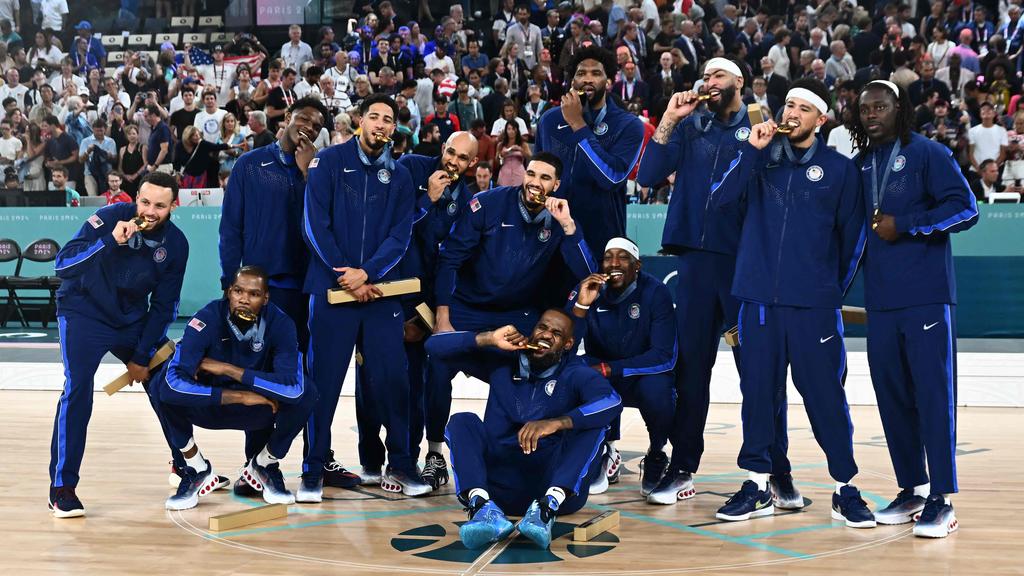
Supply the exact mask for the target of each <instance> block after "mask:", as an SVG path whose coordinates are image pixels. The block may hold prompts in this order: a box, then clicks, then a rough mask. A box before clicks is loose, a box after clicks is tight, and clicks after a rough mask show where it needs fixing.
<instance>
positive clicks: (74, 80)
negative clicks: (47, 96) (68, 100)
mask: <svg viewBox="0 0 1024 576" xmlns="http://www.w3.org/2000/svg"><path fill="white" fill-rule="evenodd" d="M69 84H74V85H75V87H76V90H77V91H78V94H79V95H80V96H88V95H89V89H88V88H86V87H85V80H83V79H82V77H81V76H76V75H74V74H72V75H71V78H64V76H63V75H61V74H57V75H56V76H54V77H53V80H50V87H51V88H53V98H54V99H55V100H63V99H64V89H65V88H66V87H67V86H68V85H69Z"/></svg>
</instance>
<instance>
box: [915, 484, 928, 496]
mask: <svg viewBox="0 0 1024 576" xmlns="http://www.w3.org/2000/svg"><path fill="white" fill-rule="evenodd" d="M930 493H931V484H929V483H928V482H925V483H924V484H921V485H920V486H914V496H920V497H921V498H927V497H928V494H930Z"/></svg>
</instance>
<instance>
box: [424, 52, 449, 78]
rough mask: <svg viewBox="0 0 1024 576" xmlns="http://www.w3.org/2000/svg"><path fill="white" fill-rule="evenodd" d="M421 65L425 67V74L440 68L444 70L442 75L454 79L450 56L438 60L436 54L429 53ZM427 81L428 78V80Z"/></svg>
mask: <svg viewBox="0 0 1024 576" xmlns="http://www.w3.org/2000/svg"><path fill="white" fill-rule="evenodd" d="M423 64H424V65H425V66H426V70H427V73H430V71H431V70H433V69H434V68H440V69H441V70H444V73H445V74H447V75H448V77H449V78H455V77H456V76H455V62H452V57H451V56H447V55H446V56H445V57H444V58H438V57H437V54H436V53H434V52H431V53H430V54H427V55H426V56H424V57H423ZM428 80H429V78H428Z"/></svg>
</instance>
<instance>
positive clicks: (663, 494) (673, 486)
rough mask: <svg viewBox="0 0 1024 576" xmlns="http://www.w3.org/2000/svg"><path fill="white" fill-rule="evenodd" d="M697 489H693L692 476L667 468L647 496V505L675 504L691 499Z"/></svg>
mask: <svg viewBox="0 0 1024 576" xmlns="http://www.w3.org/2000/svg"><path fill="white" fill-rule="evenodd" d="M696 494H697V489H696V488H694V487H693V475H692V474H690V473H689V472H683V471H682V470H678V469H674V468H669V469H668V470H665V473H664V474H662V476H661V480H659V481H658V484H657V485H655V487H654V490H651V493H650V494H648V495H647V503H648V504H675V503H676V502H678V501H680V500H686V499H688V498H693V497H694V496H695V495H696Z"/></svg>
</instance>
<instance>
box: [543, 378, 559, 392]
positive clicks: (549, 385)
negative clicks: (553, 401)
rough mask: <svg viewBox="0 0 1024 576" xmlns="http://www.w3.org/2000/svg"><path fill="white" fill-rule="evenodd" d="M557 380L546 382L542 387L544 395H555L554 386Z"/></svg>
mask: <svg viewBox="0 0 1024 576" xmlns="http://www.w3.org/2000/svg"><path fill="white" fill-rule="evenodd" d="M556 383H557V380H548V383H547V384H545V385H544V393H545V394H547V395H548V396H551V395H552V394H554V393H555V384H556Z"/></svg>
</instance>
